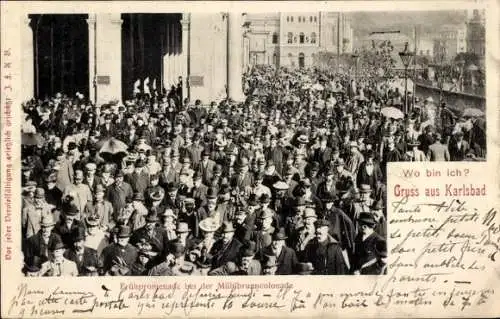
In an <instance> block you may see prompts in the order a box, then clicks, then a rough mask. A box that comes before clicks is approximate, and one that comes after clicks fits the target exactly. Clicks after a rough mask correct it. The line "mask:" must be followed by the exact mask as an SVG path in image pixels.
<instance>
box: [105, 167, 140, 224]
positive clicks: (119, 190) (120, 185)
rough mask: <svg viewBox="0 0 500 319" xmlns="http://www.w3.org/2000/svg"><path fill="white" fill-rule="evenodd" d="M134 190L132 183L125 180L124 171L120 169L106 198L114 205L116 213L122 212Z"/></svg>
mask: <svg viewBox="0 0 500 319" xmlns="http://www.w3.org/2000/svg"><path fill="white" fill-rule="evenodd" d="M133 195H134V191H133V190H132V187H131V186H130V184H128V183H126V182H124V181H123V172H122V171H121V170H118V171H117V172H116V174H115V182H114V183H113V184H112V185H110V186H109V187H108V189H107V193H106V198H107V199H108V200H109V202H110V203H111V205H113V211H114V213H115V215H118V214H120V212H121V210H122V209H123V208H124V207H125V205H126V203H127V198H132V196H133Z"/></svg>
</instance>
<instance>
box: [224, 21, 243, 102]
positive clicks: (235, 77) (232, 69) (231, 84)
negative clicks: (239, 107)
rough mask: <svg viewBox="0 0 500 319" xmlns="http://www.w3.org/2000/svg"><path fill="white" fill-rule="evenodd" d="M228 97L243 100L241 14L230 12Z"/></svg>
mask: <svg viewBox="0 0 500 319" xmlns="http://www.w3.org/2000/svg"><path fill="white" fill-rule="evenodd" d="M227 32H228V50H227V54H228V56H227V61H228V79H227V82H228V83H227V87H228V97H229V98H231V99H233V100H234V101H238V102H242V101H244V100H245V95H244V93H243V87H242V83H243V79H242V74H243V73H242V60H243V54H242V51H243V32H242V17H241V12H240V13H237V12H236V13H235V12H230V13H229V15H228V30H227Z"/></svg>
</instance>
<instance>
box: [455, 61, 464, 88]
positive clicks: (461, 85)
mask: <svg viewBox="0 0 500 319" xmlns="http://www.w3.org/2000/svg"><path fill="white" fill-rule="evenodd" d="M457 65H458V67H459V71H460V75H459V76H460V79H459V82H458V83H459V86H460V87H459V88H460V92H462V91H463V90H464V71H463V70H464V66H465V60H464V59H462V58H460V60H458V61H457Z"/></svg>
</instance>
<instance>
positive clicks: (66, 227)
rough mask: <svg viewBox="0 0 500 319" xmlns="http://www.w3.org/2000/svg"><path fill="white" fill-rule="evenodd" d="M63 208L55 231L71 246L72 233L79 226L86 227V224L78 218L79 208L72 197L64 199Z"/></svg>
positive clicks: (67, 245) (65, 243)
mask: <svg viewBox="0 0 500 319" xmlns="http://www.w3.org/2000/svg"><path fill="white" fill-rule="evenodd" d="M61 209H62V215H61V220H59V221H58V222H57V223H56V225H55V227H54V232H56V233H57V234H59V236H61V239H62V242H63V243H64V245H66V247H70V246H71V244H72V238H71V236H72V233H73V232H74V231H76V230H77V229H78V228H83V229H85V224H83V222H82V221H80V220H79V219H78V217H79V216H78V215H79V212H78V208H77V207H76V206H75V205H74V204H73V201H72V199H71V198H68V197H66V198H65V199H64V201H63V204H62V207H61Z"/></svg>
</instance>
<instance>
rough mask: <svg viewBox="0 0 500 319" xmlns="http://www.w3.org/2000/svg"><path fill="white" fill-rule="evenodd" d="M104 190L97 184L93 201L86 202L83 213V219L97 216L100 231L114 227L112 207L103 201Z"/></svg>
mask: <svg viewBox="0 0 500 319" xmlns="http://www.w3.org/2000/svg"><path fill="white" fill-rule="evenodd" d="M104 194H105V189H104V186H103V185H102V184H97V186H96V187H95V191H94V200H93V201H92V202H88V203H87V205H86V206H85V210H84V212H83V217H84V218H85V217H88V216H98V218H99V221H100V222H99V227H100V228H101V229H108V228H109V229H111V228H113V226H114V221H113V206H112V205H111V203H110V202H109V201H107V200H106V199H104Z"/></svg>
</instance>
